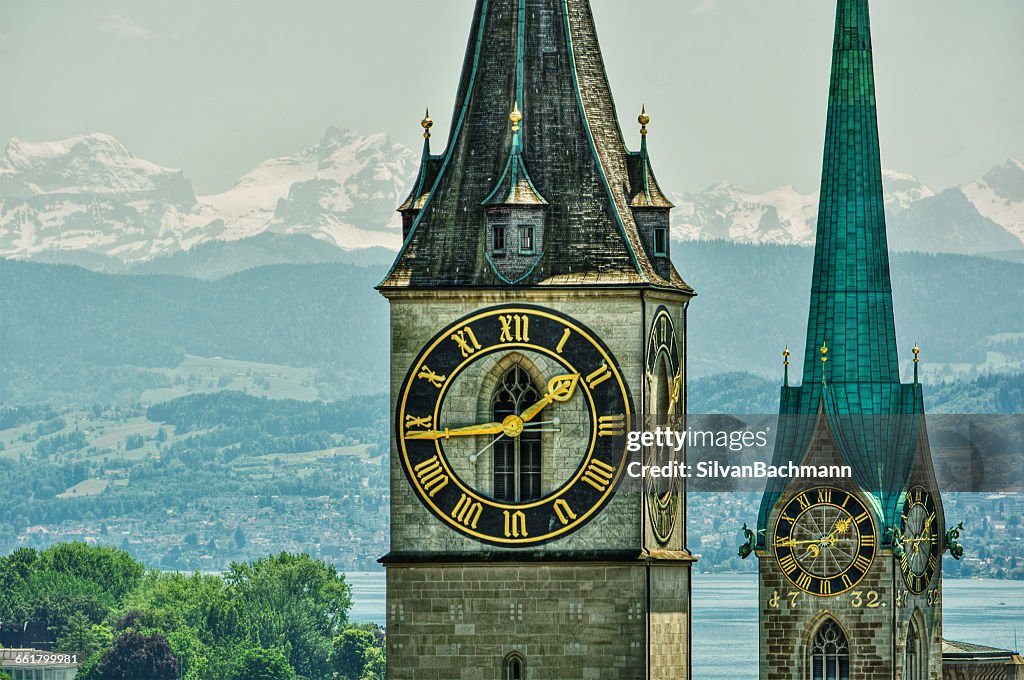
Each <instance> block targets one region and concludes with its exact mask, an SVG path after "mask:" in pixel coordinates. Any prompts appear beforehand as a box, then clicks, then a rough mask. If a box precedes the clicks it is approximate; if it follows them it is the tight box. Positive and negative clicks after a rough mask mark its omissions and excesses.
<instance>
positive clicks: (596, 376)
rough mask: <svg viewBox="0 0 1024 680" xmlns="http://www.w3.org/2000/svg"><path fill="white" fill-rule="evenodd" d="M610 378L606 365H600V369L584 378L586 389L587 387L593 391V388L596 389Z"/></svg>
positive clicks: (610, 373)
mask: <svg viewBox="0 0 1024 680" xmlns="http://www.w3.org/2000/svg"><path fill="white" fill-rule="evenodd" d="M611 377H612V372H611V369H609V368H608V364H607V363H602V364H601V368H599V369H597V370H596V371H594V372H593V373H591V374H590V375H588V376H587V377H586V381H587V387H589V388H590V389H594V388H595V387H597V386H598V385H600V384H601V383H603V382H604V381H605V380H608V379H609V378H611Z"/></svg>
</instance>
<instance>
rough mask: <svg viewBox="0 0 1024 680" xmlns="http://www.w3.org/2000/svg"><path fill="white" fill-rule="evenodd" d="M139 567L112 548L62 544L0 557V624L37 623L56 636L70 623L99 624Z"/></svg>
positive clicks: (134, 580)
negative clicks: (1, 585)
mask: <svg viewBox="0 0 1024 680" xmlns="http://www.w3.org/2000/svg"><path fill="white" fill-rule="evenodd" d="M143 573H144V568H143V566H142V565H141V564H139V563H138V562H136V561H135V560H133V559H132V558H131V557H130V556H129V555H128V554H127V553H125V552H123V551H121V550H116V549H114V548H96V547H90V546H87V545H86V544H84V543H61V544H58V545H54V546H51V547H50V548H47V549H46V550H43V551H41V552H40V551H36V550H33V549H30V548H22V549H19V550H16V551H15V552H13V553H11V554H10V555H8V556H7V557H4V558H0V582H2V583H4V584H5V587H4V588H0V620H4V621H38V622H41V623H44V624H45V625H46V626H48V627H49V628H50V629H51V630H53V631H55V632H57V633H58V634H61V633H67V631H69V630H70V627H69V626H70V624H71V622H72V620H75V621H79V622H80V621H81V618H82V617H84V618H85V619H86V620H88V621H89V623H91V624H98V623H101V622H102V621H103V620H104V618H105V617H106V615H107V613H108V612H109V611H111V610H112V609H114V608H116V607H118V606H119V605H120V604H121V602H122V601H123V599H124V597H125V596H126V595H127V594H128V593H129V592H131V591H132V590H134V589H135V587H136V586H137V585H138V583H139V581H140V579H141V578H142V576H143Z"/></svg>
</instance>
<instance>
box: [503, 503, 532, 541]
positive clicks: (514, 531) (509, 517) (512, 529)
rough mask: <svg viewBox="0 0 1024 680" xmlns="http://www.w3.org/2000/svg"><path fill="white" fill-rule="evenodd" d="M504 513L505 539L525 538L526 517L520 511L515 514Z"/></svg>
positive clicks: (526, 534) (506, 511)
mask: <svg viewBox="0 0 1024 680" xmlns="http://www.w3.org/2000/svg"><path fill="white" fill-rule="evenodd" d="M504 513H505V538H526V537H527V536H529V534H528V533H526V515H525V514H524V513H523V512H522V510H516V511H515V512H509V511H508V510H505V511H504Z"/></svg>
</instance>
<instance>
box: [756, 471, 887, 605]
mask: <svg viewBox="0 0 1024 680" xmlns="http://www.w3.org/2000/svg"><path fill="white" fill-rule="evenodd" d="M773 545H774V550H775V557H776V559H778V562H779V566H780V567H781V568H782V572H783V574H785V576H786V578H787V579H789V581H790V582H791V583H792V584H793V585H795V586H796V587H797V588H799V589H800V590H803V591H804V592H806V593H810V594H811V595H820V596H829V595H838V594H839V593H843V592H846V591H847V590H850V589H851V588H853V587H854V586H856V585H857V584H858V583H859V582H860V580H861V579H863V578H864V575H865V574H867V572H868V569H870V568H871V564H872V563H873V562H874V560H875V553H876V551H877V545H878V535H877V532H876V530H875V524H874V519H873V518H872V517H871V513H870V512H869V511H868V509H867V508H866V507H865V506H864V504H863V503H862V502H861V500H860V499H859V498H858V497H857V496H856V495H854V494H851V493H849V492H848V491H844V490H842V489H837V488H833V487H824V486H823V487H816V488H813V489H810V490H808V491H805V492H803V493H800V494H797V495H796V496H794V497H793V498H792V499H791V500H790V501H789V502H788V503H787V504H786V505H785V507H783V508H782V512H780V513H779V519H778V521H777V522H776V524H775V538H774V541H773Z"/></svg>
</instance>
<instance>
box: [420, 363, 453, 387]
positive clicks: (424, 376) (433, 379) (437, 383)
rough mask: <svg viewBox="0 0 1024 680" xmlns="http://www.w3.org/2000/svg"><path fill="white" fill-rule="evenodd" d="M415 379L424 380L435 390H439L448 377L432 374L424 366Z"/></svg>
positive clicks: (427, 367)
mask: <svg viewBox="0 0 1024 680" xmlns="http://www.w3.org/2000/svg"><path fill="white" fill-rule="evenodd" d="M416 377H417V378H419V379H420V380H426V381H427V382H429V383H430V384H431V385H433V386H434V387H436V388H437V389H441V388H442V387H443V386H444V381H445V380H447V378H448V376H445V375H438V374H437V373H434V372H433V371H432V370H430V367H429V366H427V365H426V364H424V365H423V366H422V367H421V368H420V372H419V374H418V375H417V376H416Z"/></svg>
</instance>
